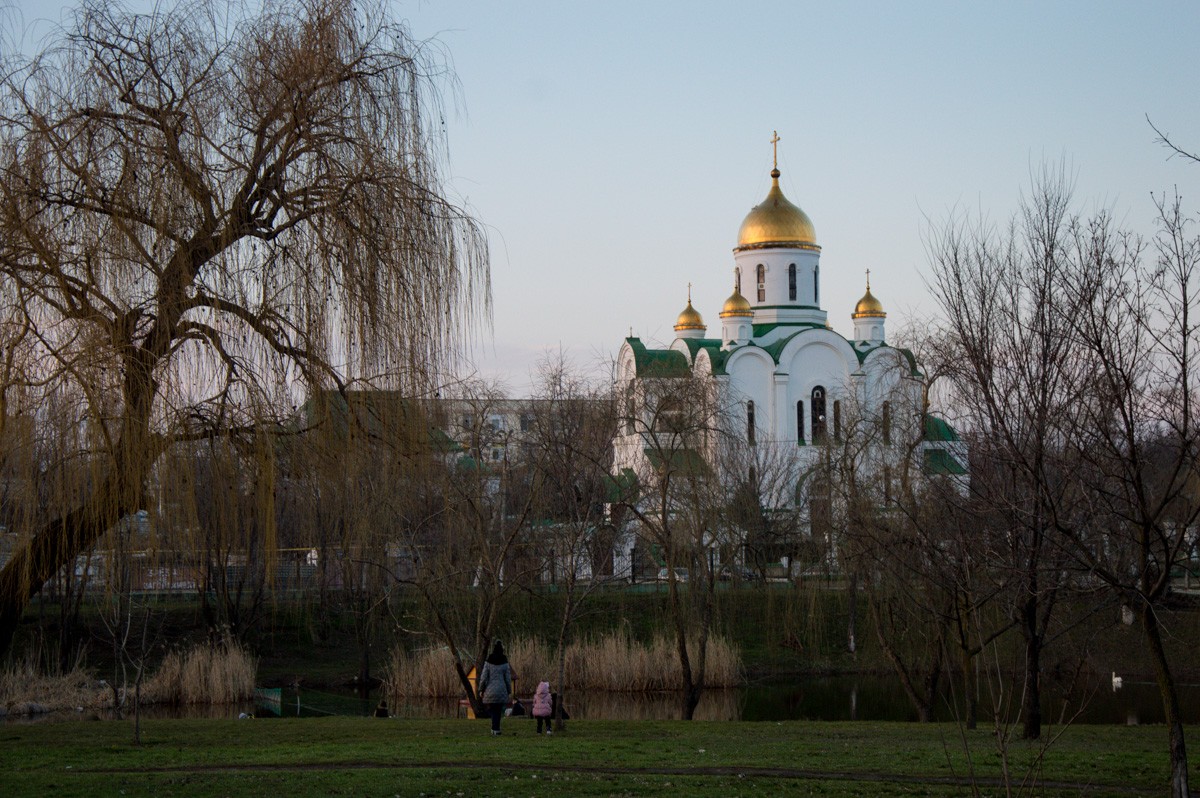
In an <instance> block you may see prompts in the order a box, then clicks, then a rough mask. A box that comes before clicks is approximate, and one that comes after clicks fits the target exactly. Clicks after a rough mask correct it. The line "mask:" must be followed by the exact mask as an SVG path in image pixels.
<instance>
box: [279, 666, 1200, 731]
mask: <svg viewBox="0 0 1200 798" xmlns="http://www.w3.org/2000/svg"><path fill="white" fill-rule="evenodd" d="M956 687H957V686H956ZM1179 690H1180V699H1181V702H1182V705H1183V708H1184V714H1185V719H1186V720H1187V722H1193V723H1194V722H1196V721H1197V720H1200V685H1182V686H1181V687H1180V688H1179ZM1012 701H1013V706H1012V709H1013V711H1012V713H1011V714H1013V715H1015V714H1016V708H1017V707H1016V701H1017V699H1016V698H1014V699H1012ZM679 703H680V702H679V696H678V695H676V694H674V693H653V694H641V693H636V694H635V693H607V692H595V691H576V692H573V693H569V694H568V695H567V696H566V700H565V706H566V708H567V711H568V712H570V713H571V716H572V717H574V718H595V719H605V720H671V719H676V718H679V717H681V714H680V706H679ZM378 704H379V695H378V693H371V694H370V695H369V696H368V697H367V698H365V699H364V698H361V697H359V695H358V694H357V693H352V692H340V691H335V690H300V691H289V690H283V691H282V694H281V698H280V701H279V703H278V705H275V704H273V703H268V704H265V705H264V704H260V705H259V706H258V707H257V710H256V714H257V715H258V717H264V716H267V715H272V716H282V717H297V716H300V717H313V716H320V715H361V716H368V715H371V714H373V713H374V711H375V708H376V706H377V705H378ZM979 704H980V718H981V720H982V719H986V718H989V717H990V715H991V713H990V707H991V706H992V699H991V698H990V697H989V696H986V695H982V696H981V697H980V701H979ZM389 712H390V714H391V715H392V716H393V717H404V718H449V717H465V716H466V715H465V708H464V707H462V706H461V705H460V702H459V701H458V700H457V699H452V698H446V699H409V700H407V701H405V702H404V703H403V704H401V705H398V706H392V707H389ZM1064 713H1065V714H1064ZM1043 715H1044V719H1045V720H1046V722H1054V723H1057V722H1059V721H1060V720H1069V721H1071V722H1074V723H1102V724H1122V725H1124V724H1139V723H1162V722H1163V711H1162V702H1161V701H1160V700H1159V696H1158V688H1157V686H1156V685H1155V684H1154V683H1153V682H1149V681H1146V682H1130V681H1129V680H1126V681H1125V682H1124V685H1123V686H1122V688H1121V689H1120V690H1119V691H1113V690H1112V689H1111V688H1107V689H1093V690H1091V691H1090V692H1089V693H1088V694H1087V695H1084V696H1080V695H1076V696H1074V697H1073V698H1071V699H1070V700H1068V701H1065V702H1064V700H1063V699H1062V698H1061V697H1059V696H1055V695H1048V696H1047V697H1046V700H1045V701H1044V702H1043ZM696 718H697V719H698V720H743V721H777V720H887V721H915V720H916V719H917V717H916V712H915V711H914V710H913V709H912V707H911V705H910V704H909V702H908V699H907V698H906V697H905V695H904V691H903V689H902V688H901V686H900V683H899V681H898V680H897V679H896V678H895V677H891V676H829V677H820V678H800V679H794V680H790V681H786V682H784V681H777V682H770V683H764V684H757V685H752V686H748V687H741V688H734V689H720V690H717V689H713V690H706V691H705V693H704V696H703V698H702V699H701V701H700V705H699V706H698V707H697V708H696ZM954 718H955V713H954V711H953V709H952V707H951V702H950V700H949V695H948V694H946V695H943V697H942V699H941V700H939V702H938V705H937V707H936V708H935V719H937V720H954Z"/></svg>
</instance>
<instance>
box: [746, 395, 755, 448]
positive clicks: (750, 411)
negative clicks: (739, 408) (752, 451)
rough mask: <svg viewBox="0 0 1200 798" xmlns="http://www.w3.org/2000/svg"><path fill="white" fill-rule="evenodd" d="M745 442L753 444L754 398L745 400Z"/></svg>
mask: <svg viewBox="0 0 1200 798" xmlns="http://www.w3.org/2000/svg"><path fill="white" fill-rule="evenodd" d="M746 442H747V443H749V444H750V445H751V446H753V445H754V400H753V399H751V400H750V401H749V402H746Z"/></svg>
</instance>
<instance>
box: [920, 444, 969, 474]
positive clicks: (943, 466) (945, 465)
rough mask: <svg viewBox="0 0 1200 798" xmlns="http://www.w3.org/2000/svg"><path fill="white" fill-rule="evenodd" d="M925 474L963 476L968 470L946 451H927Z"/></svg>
mask: <svg viewBox="0 0 1200 798" xmlns="http://www.w3.org/2000/svg"><path fill="white" fill-rule="evenodd" d="M925 473H926V474H929V475H931V476H944V475H946V474H953V475H954V476H962V475H963V474H965V473H967V469H965V468H963V466H962V463H960V462H958V461H957V460H955V459H954V456H953V455H952V454H950V453H949V452H947V451H946V450H945V449H926V450H925Z"/></svg>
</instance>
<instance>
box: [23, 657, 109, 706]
mask: <svg viewBox="0 0 1200 798" xmlns="http://www.w3.org/2000/svg"><path fill="white" fill-rule="evenodd" d="M110 706H112V692H111V691H110V690H109V689H108V688H107V687H106V686H105V685H104V683H103V682H99V681H97V680H96V679H94V678H93V677H92V675H91V674H89V673H88V672H86V671H85V670H83V669H82V668H80V667H78V666H76V667H75V668H73V669H71V670H70V671H69V672H67V673H64V674H61V675H58V676H48V675H46V674H44V673H40V672H39V671H38V669H37V668H36V667H35V666H34V665H32V664H31V663H24V664H16V665H12V666H10V667H9V668H8V669H6V670H4V671H2V672H0V714H5V715H9V714H11V715H25V714H37V713H41V712H54V711H58V710H64V709H76V710H77V709H104V708H106V707H110Z"/></svg>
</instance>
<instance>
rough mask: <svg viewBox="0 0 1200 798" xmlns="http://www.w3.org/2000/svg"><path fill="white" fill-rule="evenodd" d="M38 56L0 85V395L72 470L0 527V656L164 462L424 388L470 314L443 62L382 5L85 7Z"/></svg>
mask: <svg viewBox="0 0 1200 798" xmlns="http://www.w3.org/2000/svg"><path fill="white" fill-rule="evenodd" d="M46 42H47V43H46V45H45V46H44V48H43V49H42V51H41V52H40V53H38V54H37V55H35V56H34V57H32V58H27V59H21V60H12V61H10V62H9V63H7V64H5V69H4V70H3V76H2V78H0V302H2V303H3V305H2V307H0V318H3V319H5V320H6V323H7V324H9V328H10V329H16V330H20V331H21V332H20V334H19V335H18V334H13V333H11V332H6V334H5V335H6V339H11V340H13V341H14V342H15V343H13V344H12V347H10V349H11V351H13V352H15V354H14V356H13V360H14V362H15V363H17V364H20V365H21V366H22V368H20V369H17V370H15V371H14V370H10V371H8V372H6V379H5V382H4V383H3V385H0V388H2V389H3V393H4V395H5V399H4V402H5V404H4V407H5V408H11V407H16V406H17V405H20V406H21V407H22V408H24V409H25V412H26V413H27V414H28V416H29V417H30V418H32V419H33V421H34V422H35V423H36V422H37V420H38V413H39V412H40V411H39V408H40V407H42V406H44V399H45V397H51V396H54V397H65V398H67V399H69V401H70V402H71V403H72V407H74V408H75V413H76V416H75V423H76V426H77V428H78V435H77V438H78V439H79V440H80V441H81V443H80V446H79V450H78V452H77V459H78V461H79V462H80V463H83V464H85V465H86V467H84V468H81V469H79V470H80V471H81V473H82V474H83V475H84V476H82V477H81V478H80V480H79V482H78V484H76V485H74V486H73V487H72V489H71V490H66V491H62V492H61V499H62V500H61V501H58V502H57V503H56V504H55V505H54V507H53V512H50V513H48V514H47V515H46V516H45V517H44V518H43V517H38V516H37V515H35V514H26V515H24V516H21V517H23V518H26V519H28V522H22V523H17V524H16V525H15V526H13V527H12V531H13V532H15V533H16V536H17V543H16V545H15V548H14V550H13V552H12V556H11V558H10V559H9V560H8V562H7V563H6V564H5V565H4V567H3V569H2V570H0V651H4V650H6V649H7V648H8V647H9V646H10V645H11V642H12V637H13V634H14V631H15V629H16V627H17V623H18V621H19V619H20V616H21V613H22V611H23V609H24V608H25V607H26V605H27V604H28V602H29V600H30V599H31V597H32V596H34V595H36V594H37V592H38V591H39V590H40V589H41V588H42V586H43V585H44V584H45V582H46V581H47V580H48V579H49V578H51V577H52V575H54V574H55V573H56V572H58V571H59V570H60V569H62V568H63V566H64V565H67V564H70V563H73V562H75V560H76V558H77V557H78V556H79V555H80V554H82V553H85V552H88V551H89V550H91V549H92V547H94V546H95V545H96V543H97V541H98V540H100V539H101V538H102V536H103V535H105V534H106V531H108V530H111V529H113V528H115V526H116V525H117V524H118V522H119V520H120V519H121V518H123V517H125V516H127V515H128V514H130V513H132V512H134V511H136V510H137V509H139V508H140V507H143V506H146V505H147V504H149V503H151V501H152V500H155V499H156V500H158V501H159V502H170V501H172V498H171V496H170V495H169V494H170V493H171V491H173V490H177V489H179V486H177V485H172V484H170V483H169V482H167V481H161V480H160V481H158V482H157V484H155V485H154V486H153V489H154V490H155V491H156V492H157V493H158V494H159V495H157V496H153V497H149V496H147V491H148V488H147V486H148V484H150V482H151V481H150V480H148V477H149V475H151V474H152V473H153V469H154V466H155V464H156V463H157V462H158V461H159V460H160V459H161V458H162V456H163V454H164V453H166V452H168V451H170V450H171V449H172V447H175V446H178V445H181V444H186V443H188V442H190V441H201V440H215V439H228V440H231V441H237V440H241V441H247V440H251V441H252V440H255V439H256V435H259V434H261V432H260V431H261V430H262V429H263V428H264V426H269V425H273V424H275V423H277V422H278V421H279V420H280V418H281V417H282V416H283V415H285V414H287V413H290V412H291V410H292V408H293V406H294V405H295V404H296V403H297V401H298V397H300V396H303V395H311V394H312V393H313V392H315V391H318V390H337V391H344V390H346V389H347V388H348V387H349V386H353V385H356V384H360V385H361V384H368V385H371V386H373V387H382V388H388V389H390V390H399V391H404V392H407V393H412V394H419V393H420V392H422V391H424V390H428V386H429V384H430V382H431V380H432V379H433V376H432V375H434V374H435V373H437V372H438V370H439V368H440V367H442V366H445V365H448V362H449V361H450V360H451V359H452V358H453V354H454V352H455V350H456V344H457V343H458V342H460V341H461V339H462V337H463V336H464V335H467V334H470V332H471V331H472V330H473V329H475V327H476V325H477V324H479V323H481V322H484V321H486V317H487V312H488V309H489V289H488V266H487V252H486V243H485V239H484V236H483V234H482V233H481V230H480V228H479V227H478V226H477V225H476V224H475V223H474V221H473V220H472V219H471V218H470V217H469V216H468V215H467V214H466V213H465V212H464V210H463V209H462V208H461V207H460V206H459V205H458V204H456V203H455V202H453V201H452V200H451V199H450V198H449V197H448V195H447V191H446V189H445V187H444V186H443V184H442V182H441V179H440V177H439V167H440V166H441V165H442V164H443V162H444V157H445V152H444V149H443V144H444V141H443V138H442V137H441V135H440V133H439V131H440V129H441V128H440V122H441V117H440V95H439V89H440V88H441V87H442V86H443V85H444V83H443V82H444V79H445V76H446V70H445V68H444V66H443V64H442V62H441V59H440V58H439V53H438V52H437V51H436V50H431V49H430V48H429V47H428V46H426V45H424V44H422V43H420V42H416V41H414V40H413V39H412V38H411V37H410V35H409V32H408V31H407V30H406V28H405V27H404V26H403V25H401V24H398V23H396V22H395V21H394V20H393V19H392V18H391V17H390V16H389V14H388V12H387V11H386V10H385V8H383V5H382V4H374V3H372V2H370V0H368V2H361V0H360V1H359V2H354V3H351V2H349V0H300V1H299V2H293V1H292V0H278V2H276V1H274V0H268V1H267V2H266V3H265V4H264V5H263V6H261V7H256V8H255V9H254V10H253V11H250V10H247V9H246V8H245V7H242V6H240V5H239V4H230V5H227V4H224V3H221V2H217V0H205V1H204V2H197V3H186V4H179V8H178V9H176V10H171V11H163V10H156V11H155V12H153V13H151V14H148V15H138V14H130V13H126V12H125V11H123V10H121V9H120V8H119V7H118V6H116V5H114V4H111V3H108V2H98V1H93V0H85V2H84V4H83V5H82V6H81V7H80V8H79V9H78V10H77V11H76V12H75V13H74V14H73V16H72V17H71V21H70V23H69V24H68V25H67V26H66V27H64V28H61V29H59V30H57V31H56V32H55V33H54V34H52V35H51V36H50V37H49V38H48V39H47V40H46ZM14 375H15V376H14ZM12 412H13V411H11V410H10V409H6V410H5V413H6V415H10V414H11V413H12ZM34 482H36V480H34ZM31 489H32V488H31ZM184 489H185V490H186V487H185V488H184ZM259 493H260V494H261V495H268V496H269V493H270V492H269V491H266V490H264V491H259Z"/></svg>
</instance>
